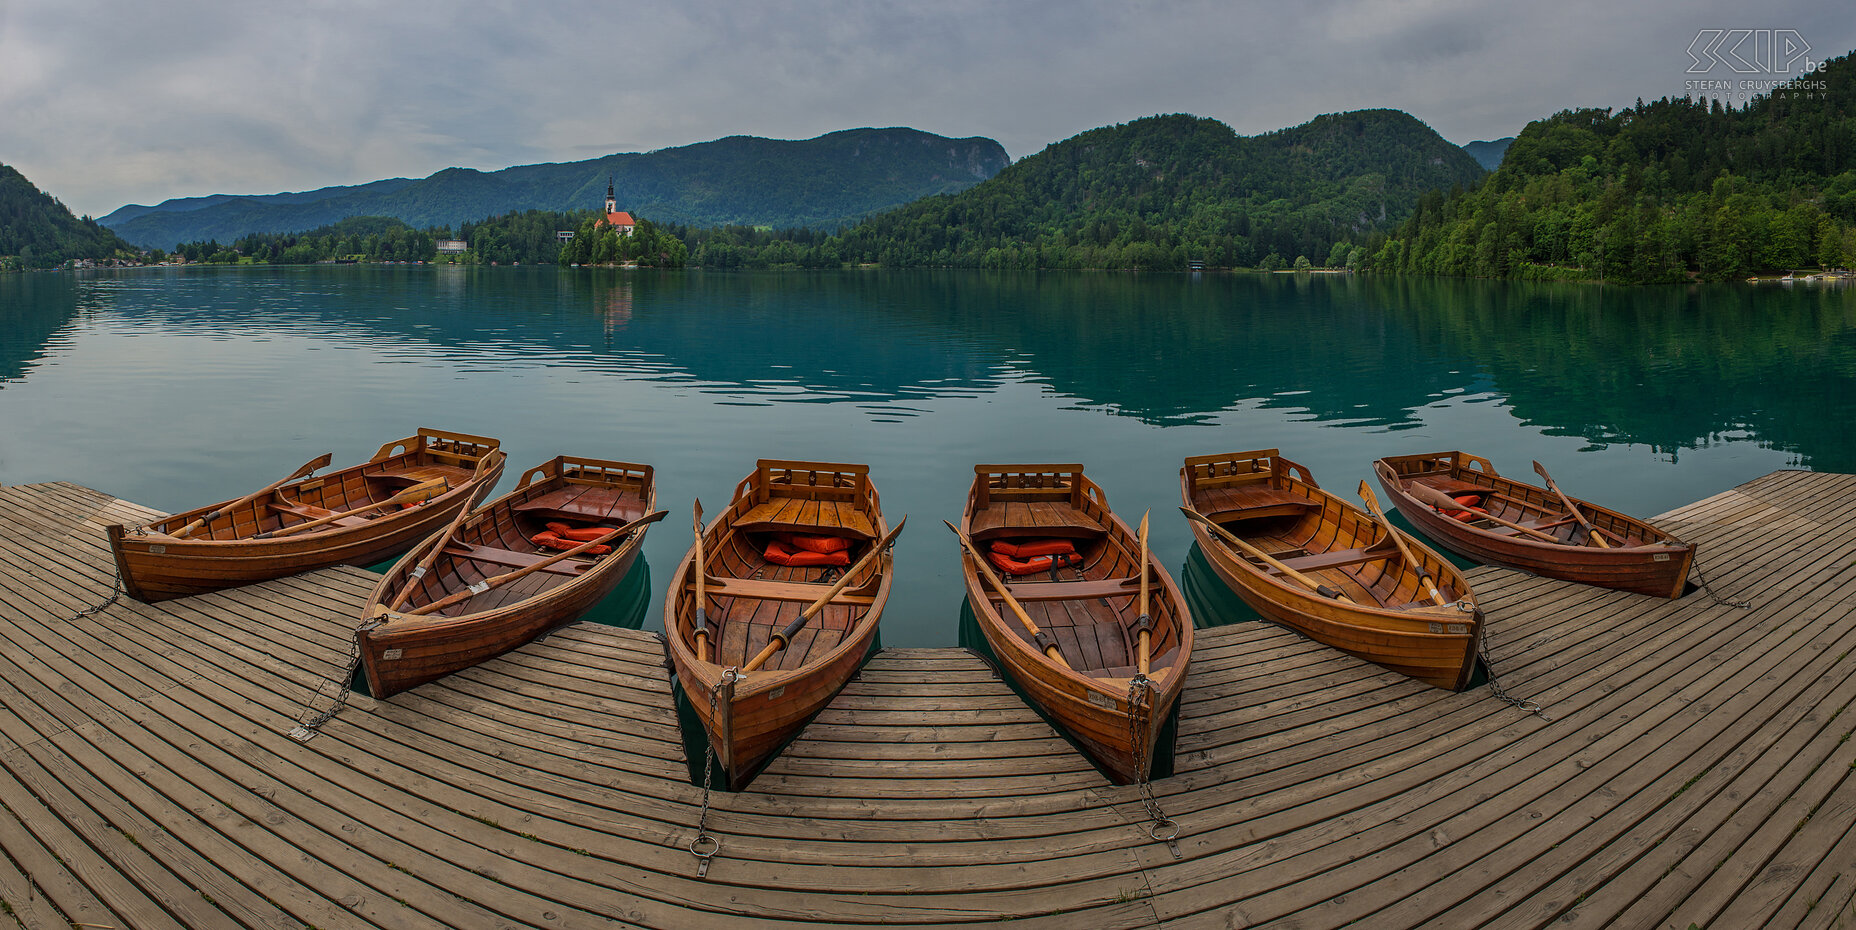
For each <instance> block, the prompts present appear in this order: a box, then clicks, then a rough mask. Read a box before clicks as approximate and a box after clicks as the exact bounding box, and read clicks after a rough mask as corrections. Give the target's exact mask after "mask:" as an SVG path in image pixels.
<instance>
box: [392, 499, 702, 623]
mask: <svg viewBox="0 0 1856 930" xmlns="http://www.w3.org/2000/svg"><path fill="white" fill-rule="evenodd" d="M669 513H670V512H669V511H667V510H659V511H656V512H654V513H650V514H647V515H645V516H642V517H639V518H638V519H636V520H633V521H632V522H630V523H627V524H625V525H624V526H621V527H618V528H616V529H614V530H611V531H610V532H607V533H605V534H603V535H601V536H600V537H599V538H598V539H589V540H587V541H586V542H583V543H581V544H580V545H578V546H575V547H573V548H572V549H569V550H567V551H565V552H557V553H555V554H553V555H551V556H548V557H547V558H545V559H542V560H541V561H539V562H534V563H531V564H529V565H525V566H523V567H521V568H518V569H516V570H515V571H512V572H504V573H502V574H500V575H497V576H496V577H494V578H487V579H484V580H483V581H479V582H477V583H476V584H474V585H471V586H470V587H468V588H465V589H464V590H462V591H459V592H457V593H456V594H450V595H447V596H445V597H441V598H439V599H438V600H436V601H433V602H431V603H430V604H424V605H421V606H419V607H417V608H415V609H413V610H409V611H407V612H406V613H405V616H408V617H423V616H425V615H426V614H429V613H432V612H434V611H439V610H444V609H445V608H447V607H450V606H451V605H453V604H460V603H463V602H464V601H468V600H470V599H471V598H473V597H476V596H477V595H479V594H482V593H484V592H485V591H489V590H490V589H492V588H500V587H502V586H503V585H506V584H508V583H510V582H511V581H515V580H517V579H519V578H525V577H527V576H529V575H531V574H534V573H535V572H538V571H541V570H542V569H544V568H547V567H548V566H550V565H553V564H554V563H556V562H559V561H560V560H562V559H567V558H572V557H574V556H576V555H579V554H581V553H583V552H585V551H587V550H588V549H591V548H593V547H594V546H598V545H602V544H604V543H607V542H610V541H612V540H614V539H617V538H619V537H620V536H623V535H625V534H626V533H629V532H631V531H632V530H635V529H637V528H639V527H641V526H647V525H649V524H652V523H656V522H657V521H659V520H662V519H664V517H666V516H668V515H669Z"/></svg>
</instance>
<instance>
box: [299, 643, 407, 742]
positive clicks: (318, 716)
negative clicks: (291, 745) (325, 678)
mask: <svg viewBox="0 0 1856 930" xmlns="http://www.w3.org/2000/svg"><path fill="white" fill-rule="evenodd" d="M383 622H384V621H382V620H381V619H380V618H379V617H375V618H372V619H369V620H365V621H363V622H362V623H361V625H360V626H357V627H355V628H354V634H353V635H352V636H350V637H349V643H348V666H347V669H346V670H345V671H343V672H342V673H341V677H340V678H339V679H335V678H331V679H330V681H334V682H335V684H336V686H337V687H338V689H339V690H337V691H336V692H335V702H334V703H332V704H330V705H329V709H328V710H325V711H321V712H319V713H310V711H312V710H314V708H315V706H316V705H315V699H314V698H311V699H310V702H309V703H308V704H307V705H305V706H304V708H303V712H304V713H306V714H308V715H309V716H308V717H307V719H299V720H298V721H297V725H296V728H295V729H293V730H291V731H290V738H291V739H293V740H296V741H297V742H299V743H307V742H309V741H310V739H312V738H313V737H314V736H315V735H316V731H317V730H320V729H321V728H322V725H323V724H325V723H328V722H329V721H330V720H333V719H335V715H336V714H337V713H340V712H341V709H342V705H343V704H346V703H348V695H349V694H350V693H351V692H353V691H354V672H355V669H358V668H360V667H361V634H362V633H365V632H367V631H368V630H372V629H374V628H375V627H378V626H380V625H381V623H383ZM325 683H326V682H325ZM316 693H317V694H318V695H320V694H321V693H322V684H317V685H316Z"/></svg>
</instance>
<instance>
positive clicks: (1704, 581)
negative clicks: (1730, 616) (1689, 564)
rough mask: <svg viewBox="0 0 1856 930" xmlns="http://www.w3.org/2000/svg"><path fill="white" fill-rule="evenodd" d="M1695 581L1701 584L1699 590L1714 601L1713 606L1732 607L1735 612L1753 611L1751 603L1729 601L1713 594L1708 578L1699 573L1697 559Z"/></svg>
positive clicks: (1699, 568) (1699, 567) (1699, 564)
mask: <svg viewBox="0 0 1856 930" xmlns="http://www.w3.org/2000/svg"><path fill="white" fill-rule="evenodd" d="M1695 580H1696V581H1699V582H1701V589H1702V590H1703V591H1706V592H1707V593H1708V597H1710V598H1713V599H1714V603H1715V604H1717V605H1720V606H1722V607H1732V608H1734V609H1736V610H1752V609H1753V602H1752V601H1730V600H1728V599H1726V598H1724V597H1722V596H1720V595H1719V594H1716V593H1714V589H1713V588H1711V587H1709V586H1708V576H1706V575H1703V574H1702V573H1701V561H1700V560H1699V559H1697V560H1696V562H1695Z"/></svg>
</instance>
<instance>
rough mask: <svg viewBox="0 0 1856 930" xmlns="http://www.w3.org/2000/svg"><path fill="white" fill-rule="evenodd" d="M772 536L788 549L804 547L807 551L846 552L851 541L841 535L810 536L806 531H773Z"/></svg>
mask: <svg viewBox="0 0 1856 930" xmlns="http://www.w3.org/2000/svg"><path fill="white" fill-rule="evenodd" d="M773 538H775V539H777V540H779V541H780V542H782V543H784V544H786V548H788V549H804V550H806V551H807V552H823V553H826V554H830V553H833V552H847V551H849V550H850V548H851V541H850V540H848V539H845V538H844V537H842V536H812V535H808V534H806V533H775V534H774V535H773Z"/></svg>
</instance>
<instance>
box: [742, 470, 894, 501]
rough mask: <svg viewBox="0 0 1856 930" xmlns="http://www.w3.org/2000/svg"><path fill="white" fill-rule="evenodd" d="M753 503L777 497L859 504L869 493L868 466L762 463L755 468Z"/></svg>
mask: <svg viewBox="0 0 1856 930" xmlns="http://www.w3.org/2000/svg"><path fill="white" fill-rule="evenodd" d="M754 471H755V482H754V500H755V501H756V502H758V503H762V504H764V503H766V502H767V501H769V500H772V499H773V498H774V497H775V496H776V495H777V496H780V497H796V498H801V499H804V500H822V501H861V500H863V499H864V497H865V495H866V494H867V493H868V488H869V485H870V466H868V465H848V464H842V463H837V462H793V461H785V460H782V459H761V460H760V461H758V462H756V463H755V464H754Z"/></svg>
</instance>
